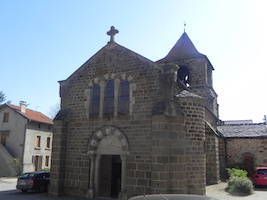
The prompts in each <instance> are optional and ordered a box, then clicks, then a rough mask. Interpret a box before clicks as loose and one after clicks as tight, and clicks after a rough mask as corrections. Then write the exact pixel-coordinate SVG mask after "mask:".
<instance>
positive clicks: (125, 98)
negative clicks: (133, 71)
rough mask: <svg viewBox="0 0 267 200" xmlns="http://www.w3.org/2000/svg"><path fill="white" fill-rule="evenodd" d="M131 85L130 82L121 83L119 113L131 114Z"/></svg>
mask: <svg viewBox="0 0 267 200" xmlns="http://www.w3.org/2000/svg"><path fill="white" fill-rule="evenodd" d="M129 91H130V84H129V82H128V81H122V82H121V83H120V95H119V113H128V112H129V93H130V92H129Z"/></svg>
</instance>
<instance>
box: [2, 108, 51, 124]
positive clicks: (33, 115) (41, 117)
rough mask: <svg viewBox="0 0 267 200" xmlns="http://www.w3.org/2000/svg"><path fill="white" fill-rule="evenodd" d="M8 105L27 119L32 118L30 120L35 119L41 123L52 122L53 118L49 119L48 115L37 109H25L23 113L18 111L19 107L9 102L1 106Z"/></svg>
mask: <svg viewBox="0 0 267 200" xmlns="http://www.w3.org/2000/svg"><path fill="white" fill-rule="evenodd" d="M5 105H6V106H8V107H9V108H11V109H12V110H14V111H15V112H17V113H18V114H20V115H22V116H23V117H26V118H27V119H28V120H32V121H36V122H42V123H47V124H53V120H52V119H50V118H49V117H47V116H46V115H44V114H43V113H41V112H38V111H34V110H31V109H28V108H27V109H26V112H25V113H23V112H21V111H20V107H19V106H16V105H13V104H9V103H6V104H4V105H2V106H5ZM2 106H1V107H2Z"/></svg>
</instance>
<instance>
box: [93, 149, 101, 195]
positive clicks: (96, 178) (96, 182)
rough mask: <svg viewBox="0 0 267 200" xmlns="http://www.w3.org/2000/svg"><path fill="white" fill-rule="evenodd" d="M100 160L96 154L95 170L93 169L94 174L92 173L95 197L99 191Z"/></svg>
mask: <svg viewBox="0 0 267 200" xmlns="http://www.w3.org/2000/svg"><path fill="white" fill-rule="evenodd" d="M100 160H101V155H100V154H98V155H96V159H95V170H94V171H95V174H94V188H95V197H97V196H98V192H99V172H100Z"/></svg>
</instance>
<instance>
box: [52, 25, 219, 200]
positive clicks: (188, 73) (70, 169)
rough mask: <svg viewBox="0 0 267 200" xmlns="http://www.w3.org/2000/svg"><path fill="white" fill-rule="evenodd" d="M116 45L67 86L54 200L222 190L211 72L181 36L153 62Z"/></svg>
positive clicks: (57, 134)
mask: <svg viewBox="0 0 267 200" xmlns="http://www.w3.org/2000/svg"><path fill="white" fill-rule="evenodd" d="M116 33H118V31H117V30H116V29H115V28H114V27H111V30H110V31H109V32H108V35H110V41H109V42H108V44H107V45H106V46H104V47H103V48H102V49H101V50H99V51H98V52H97V53H96V54H95V55H94V56H92V57H91V58H90V59H89V60H88V61H86V62H85V63H84V64H83V65H82V66H81V67H80V68H78V69H77V70H76V71H75V72H74V73H73V74H72V75H71V76H70V77H68V78H67V79H66V80H64V81H60V82H59V83H60V97H61V110H60V111H59V113H58V115H57V116H56V118H55V120H54V137H53V154H52V163H51V165H52V168H51V182H50V188H49V193H50V194H51V195H72V196H80V197H87V198H95V197H116V198H119V199H128V198H130V197H132V196H135V195H140V194H159V193H184V194H202V195H203V194H205V186H206V184H210V183H217V182H218V181H219V174H220V170H219V152H218V151H219V147H218V145H219V134H218V133H217V127H216V124H217V121H218V105H217V94H216V92H215V91H214V89H213V86H212V71H213V66H212V64H211V63H210V61H209V60H208V58H207V57H206V56H205V55H204V54H201V53H199V52H198V51H197V49H196V48H195V46H194V44H193V43H192V41H191V40H190V38H189V37H188V35H187V34H186V33H185V32H184V33H183V34H182V36H181V37H180V39H179V40H178V42H177V43H176V44H175V45H174V47H173V48H172V49H171V51H170V52H169V53H168V55H167V56H166V57H164V58H163V59H160V60H158V61H156V62H153V61H151V60H149V59H147V58H145V57H143V56H141V55H139V54H137V53H135V52H133V51H131V50H129V49H127V48H125V47H123V46H121V45H119V44H117V43H116V42H115V41H114V35H115V34H116Z"/></svg>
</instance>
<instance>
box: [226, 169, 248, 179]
mask: <svg viewBox="0 0 267 200" xmlns="http://www.w3.org/2000/svg"><path fill="white" fill-rule="evenodd" d="M226 170H227V173H228V175H229V176H230V178H231V177H247V175H248V172H247V171H246V170H242V169H235V168H227V169H226Z"/></svg>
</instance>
